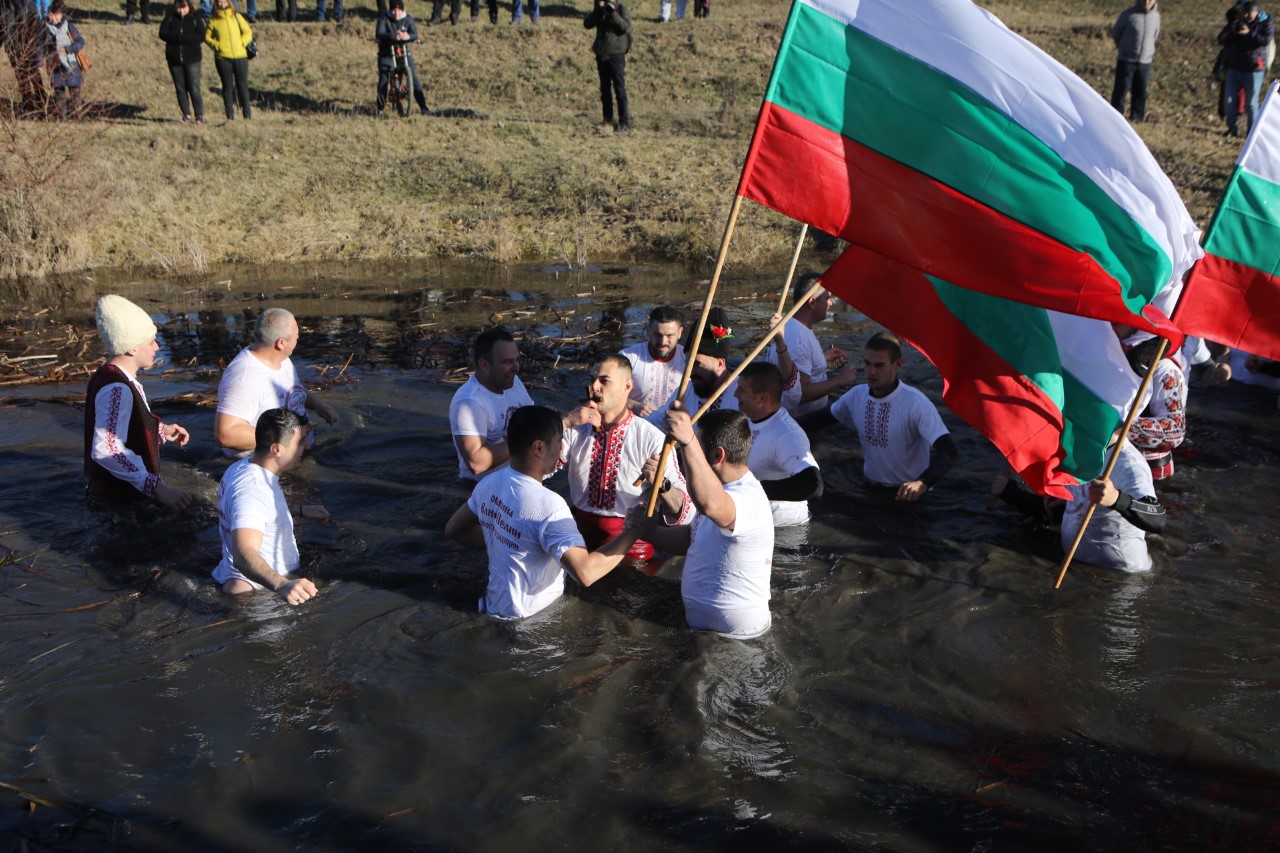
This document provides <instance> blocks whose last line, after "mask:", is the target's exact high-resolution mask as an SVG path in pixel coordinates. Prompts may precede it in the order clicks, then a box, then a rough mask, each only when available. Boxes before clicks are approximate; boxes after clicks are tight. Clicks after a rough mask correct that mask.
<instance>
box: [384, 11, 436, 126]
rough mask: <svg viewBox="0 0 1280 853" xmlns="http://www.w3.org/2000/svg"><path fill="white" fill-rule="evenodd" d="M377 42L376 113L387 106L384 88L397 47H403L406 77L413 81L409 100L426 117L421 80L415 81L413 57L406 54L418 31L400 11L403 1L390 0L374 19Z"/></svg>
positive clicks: (415, 70) (390, 72) (392, 65)
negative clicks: (381, 12) (384, 10)
mask: <svg viewBox="0 0 1280 853" xmlns="http://www.w3.org/2000/svg"><path fill="white" fill-rule="evenodd" d="M375 37H376V38H377V40H378V111H379V112H381V111H382V108H383V107H385V106H386V105H387V87H388V86H389V85H390V83H391V74H392V72H393V71H395V67H396V57H395V49H396V46H397V45H403V46H404V59H405V62H406V63H408V65H409V78H410V79H411V80H412V81H413V98H414V100H416V101H417V102H418V111H419V112H421V113H422V114H423V115H424V116H425V115H430V114H431V110H429V109H427V93H426V92H425V91H423V89H422V81H421V80H419V79H418V69H417V67H416V66H415V65H414V64H413V54H411V53H409V45H410V44H412V43H414V42H418V43H421V41H422V40H421V39H419V38H418V28H417V26H415V25H414V23H413V16H412V15H409V14H407V13H406V12H405V11H404V0H391V4H390V8H388V9H387V11H386V12H384V13H383V14H381V15H379V16H378V27H377V29H376V30H375Z"/></svg>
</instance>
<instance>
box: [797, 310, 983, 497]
mask: <svg viewBox="0 0 1280 853" xmlns="http://www.w3.org/2000/svg"><path fill="white" fill-rule="evenodd" d="M862 364H863V367H864V369H865V370H866V373H867V382H866V384H865V385H858V386H856V387H855V388H853V389H852V390H850V391H848V392H847V393H846V394H845V395H844V396H842V397H841V398H840V399H839V400H836V401H835V402H834V403H832V404H831V408H830V409H829V410H828V411H827V412H818V413H816V417H815V416H808V417H806V418H804V420H803V423H802V426H804V427H805V428H806V429H812V428H814V427H817V426H821V425H822V423H823V422H824V421H826V422H831V421H838V422H839V423H842V424H844V425H845V426H846V427H848V428H849V429H852V430H855V431H856V432H857V433H858V441H859V443H861V445H862V472H863V474H864V476H866V478H867V479H868V480H870V481H871V482H872V483H875V484H877V485H879V486H885V487H889V488H892V489H893V490H894V498H895V500H900V501H916V500H919V499H920V498H921V497H922V496H923V495H924V494H925V493H926V492H927V491H929V489H931V488H933V486H934V484H935V483H937V482H938V481H939V480H941V479H942V478H943V476H945V475H946V473H947V471H949V470H951V466H952V465H954V464H955V462H956V459H957V458H959V451H958V450H957V449H956V445H955V442H954V441H952V439H951V434H950V433H949V432H948V431H947V428H946V426H944V425H943V423H942V418H941V417H939V415H938V410H937V409H935V408H934V406H933V403H931V402H929V398H928V397H926V396H925V395H924V394H922V393H920V391H918V390H916V389H915V388H912V387H911V386H910V385H907V384H905V383H903V382H901V381H899V379H898V371H899V370H901V369H902V343H901V342H900V341H899V340H898V338H897V337H896V336H895V335H891V334H889V333H888V332H878V333H876V334H875V335H873V336H872V337H871V340H869V341H867V345H866V347H865V349H864V353H863V359H862Z"/></svg>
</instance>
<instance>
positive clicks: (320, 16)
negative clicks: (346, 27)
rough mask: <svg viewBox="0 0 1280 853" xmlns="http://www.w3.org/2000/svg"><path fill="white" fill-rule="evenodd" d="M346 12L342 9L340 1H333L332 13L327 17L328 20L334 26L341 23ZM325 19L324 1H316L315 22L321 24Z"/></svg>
mask: <svg viewBox="0 0 1280 853" xmlns="http://www.w3.org/2000/svg"><path fill="white" fill-rule="evenodd" d="M345 16H346V11H345V10H344V9H343V8H342V0H333V12H332V13H331V14H330V15H329V20H331V21H333V22H334V23H335V24H340V23H342V19H343V17H345ZM324 17H325V0H316V21H318V22H319V23H321V24H323V23H324Z"/></svg>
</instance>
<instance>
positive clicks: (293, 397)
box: [213, 308, 338, 456]
mask: <svg viewBox="0 0 1280 853" xmlns="http://www.w3.org/2000/svg"><path fill="white" fill-rule="evenodd" d="M297 345H298V321H297V320H296V319H294V316H293V315H292V314H290V313H289V312H288V311H286V310H284V309H283V308H268V309H267V310H265V311H263V312H262V313H261V314H259V315H258V322H257V323H256V324H255V325H254V329H253V343H252V344H250V345H249V346H247V347H245V348H244V349H243V350H241V351H240V354H239V355H237V356H236V357H235V358H234V359H233V360H232V361H231V363H230V364H228V365H227V369H226V370H225V371H223V373H222V381H221V382H219V383H218V411H217V414H215V415H214V416H213V438H214V441H216V442H217V443H218V446H220V447H222V448H224V449H225V450H226V452H227V453H228V454H229V455H233V456H234V455H248V453H249V452H250V451H252V450H253V449H254V446H255V443H256V440H255V436H254V426H255V425H256V424H257V423H258V416H259V415H261V414H262V413H263V412H265V411H266V410H267V409H277V408H281V409H288V410H290V411H291V412H293V413H294V414H296V415H299V416H301V417H302V419H303V425H304V427H306V428H305V429H304V432H305V433H306V434H307V435H306V438H305V441H306V442H307V444H306V445H304V446H309V445H310V444H311V443H312V442H313V441H314V438H313V437H312V436H311V435H310V427H309V426H308V425H307V420H306V417H307V410H308V409H310V410H312V411H314V412H315V413H316V414H318V415H320V417H322V418H324V419H325V422H326V423H329V424H333V423H335V422H337V420H338V413H337V411H336V410H335V409H334V408H333V407H332V406H330V405H329V404H328V403H326V402H324V401H323V400H321V399H320V398H319V397H318V396H317V395H316V394H315V392H313V391H307V390H306V389H305V388H303V387H302V383H301V382H300V381H299V380H298V372H297V371H296V370H294V368H293V361H292V360H291V359H290V356H291V355H293V350H294V348H295V347H296V346H297Z"/></svg>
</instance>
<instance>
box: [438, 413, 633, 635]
mask: <svg viewBox="0 0 1280 853" xmlns="http://www.w3.org/2000/svg"><path fill="white" fill-rule="evenodd" d="M563 437H564V422H563V421H562V420H561V416H560V414H559V413H557V412H556V411H554V410H553V409H548V408H546V407H544V406H525V407H523V408H520V409H517V410H516V411H515V412H513V413H512V414H511V417H510V419H509V422H508V424H507V434H506V446H507V448H509V451H510V453H509V461H510V463H511V464H510V465H508V466H505V467H503V468H501V469H499V470H498V471H495V472H493V473H492V474H491V475H489V476H487V477H485V478H484V479H482V480H481V481H480V482H479V483H477V484H476V487H475V491H473V492H472V493H471V498H470V499H469V500H468V501H467V502H466V503H465V504H464V505H462V506H460V507H458V510H457V512H455V513H454V514H453V517H452V518H450V519H449V522H448V523H447V524H446V525H445V529H444V532H445V535H446V536H448V537H449V538H450V539H453V540H454V541H456V542H460V543H462V544H463V545H466V546H468V547H471V548H477V549H478V548H484V549H485V550H486V551H488V554H489V583H488V587H487V588H486V590H485V594H484V598H483V599H481V601H480V610H481V612H483V613H488V614H489V615H491V616H496V617H498V618H501V619H519V618H522V617H525V616H532V615H533V614H535V613H537V612H538V611H540V610H542V609H544V608H545V607H547V606H548V605H550V604H552V603H553V602H555V601H556V600H557V599H558V598H560V596H561V595H562V594H563V593H564V577H565V570H568V571H570V572H572V573H573V575H574V577H575V578H577V579H578V581H579V582H580V583H581V584H582V585H583V586H591V585H592V584H593V583H595V582H596V581H597V580H599V579H600V578H602V577H604V576H605V575H607V574H608V573H609V572H610V571H612V570H613V569H614V568H615V567H616V566H617V565H618V564H619V563H620V562H621V561H622V558H623V557H624V556H625V555H626V553H627V549H628V548H630V547H631V546H632V545H633V544H634V543H635V541H636V538H637V531H636V530H634V529H633V530H628V531H624V532H623V533H622V534H620V535H619V536H618V537H616V538H615V539H612V540H610V541H609V542H607V543H605V544H604V545H603V546H601V547H600V548H599V549H598V550H596V551H588V550H587V548H586V545H585V543H584V542H583V539H582V534H581V533H579V532H578V526H577V524H576V523H575V522H574V520H573V515H572V514H571V513H570V512H569V505H568V504H567V503H565V500H564V498H562V497H560V496H559V495H557V494H556V493H555V492H553V491H551V490H550V489H548V488H546V487H545V486H544V485H542V481H543V480H544V479H545V478H546V477H548V476H550V475H551V473H552V472H553V471H555V470H556V466H557V465H559V463H560V456H561V444H562V442H563Z"/></svg>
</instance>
